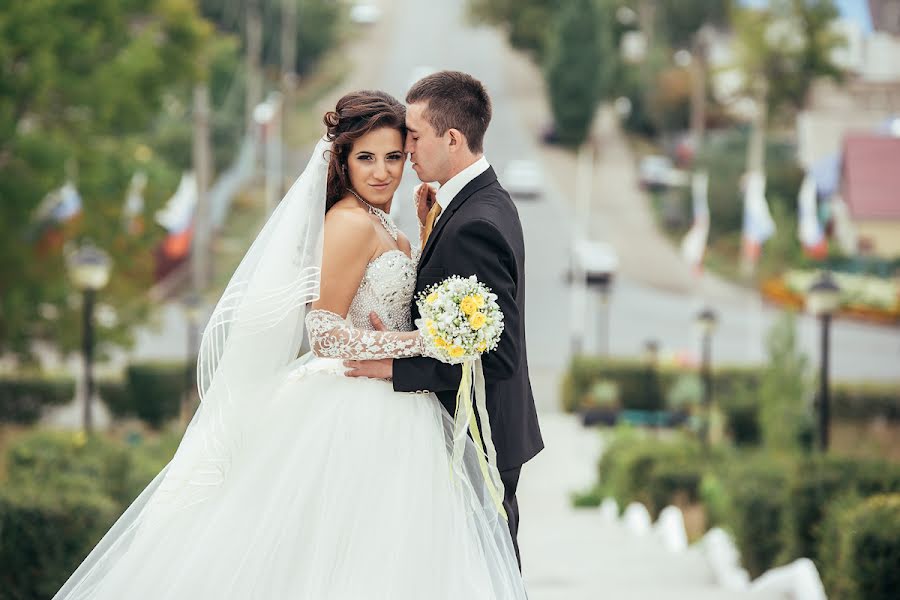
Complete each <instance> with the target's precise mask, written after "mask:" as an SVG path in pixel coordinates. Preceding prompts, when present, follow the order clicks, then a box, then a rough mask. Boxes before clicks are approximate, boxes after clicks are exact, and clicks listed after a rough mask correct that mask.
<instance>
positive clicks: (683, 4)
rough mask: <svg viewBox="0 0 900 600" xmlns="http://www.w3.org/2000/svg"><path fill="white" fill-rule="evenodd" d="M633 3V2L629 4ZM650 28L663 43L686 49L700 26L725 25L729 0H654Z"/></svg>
mask: <svg viewBox="0 0 900 600" xmlns="http://www.w3.org/2000/svg"><path fill="white" fill-rule="evenodd" d="M632 4H634V3H632ZM654 4H655V8H656V14H655V17H656V18H655V19H654V31H656V32H658V35H659V36H660V37H661V38H663V40H664V41H665V42H666V43H667V45H669V46H672V47H675V48H690V47H691V45H692V43H693V39H694V35H695V34H696V33H697V31H698V30H699V29H700V28H701V27H703V25H706V24H709V25H718V26H722V25H727V23H728V16H729V13H730V11H731V8H732V5H733V4H734V3H733V1H732V0H657V1H656V2H655V3H654Z"/></svg>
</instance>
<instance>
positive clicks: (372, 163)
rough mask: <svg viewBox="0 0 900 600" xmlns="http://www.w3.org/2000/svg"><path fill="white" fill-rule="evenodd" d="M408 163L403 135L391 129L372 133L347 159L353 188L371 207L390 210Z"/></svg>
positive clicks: (362, 139)
mask: <svg viewBox="0 0 900 600" xmlns="http://www.w3.org/2000/svg"><path fill="white" fill-rule="evenodd" d="M405 162H406V153H405V152H404V151H403V136H402V135H400V132H399V131H397V130H396V129H393V128H391V127H382V128H380V129H375V130H373V131H370V132H369V133H367V134H366V135H364V136H362V137H361V138H359V139H358V140H356V142H355V143H354V144H353V148H351V149H350V155H349V157H348V159H347V170H348V172H349V175H350V186H351V187H352V188H353V189H354V190H355V191H356V193H357V194H359V195H360V196H362V197H363V199H364V200H365V201H366V202H368V203H369V204H372V205H373V206H379V207H381V208H383V209H384V210H387V209H388V208H389V207H390V202H391V199H392V198H393V197H394V192H396V191H397V186H399V185H400V178H401V177H402V176H403V165H404V163H405ZM385 207H388V208H385Z"/></svg>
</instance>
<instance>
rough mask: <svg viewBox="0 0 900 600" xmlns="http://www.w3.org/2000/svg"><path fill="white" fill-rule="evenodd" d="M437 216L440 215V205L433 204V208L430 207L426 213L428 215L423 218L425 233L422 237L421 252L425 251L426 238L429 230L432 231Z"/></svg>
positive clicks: (429, 232) (429, 233)
mask: <svg viewBox="0 0 900 600" xmlns="http://www.w3.org/2000/svg"><path fill="white" fill-rule="evenodd" d="M439 214H441V205H440V204H438V203H437V202H435V203H434V206H432V207H431V210H429V211H428V215H427V216H426V217H425V233H424V234H423V235H422V250H423V251H424V250H425V244H426V243H427V242H428V236H430V235H431V230H432V229H434V222H435V221H436V220H437V218H438V215H439Z"/></svg>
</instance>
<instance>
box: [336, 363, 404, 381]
mask: <svg viewBox="0 0 900 600" xmlns="http://www.w3.org/2000/svg"><path fill="white" fill-rule="evenodd" d="M344 366H345V367H347V369H348V371H347V372H346V373H345V375H346V376H347V377H368V378H369V379H385V380H387V381H390V380H391V379H393V378H394V359H393V358H382V359H381V360H345V361H344Z"/></svg>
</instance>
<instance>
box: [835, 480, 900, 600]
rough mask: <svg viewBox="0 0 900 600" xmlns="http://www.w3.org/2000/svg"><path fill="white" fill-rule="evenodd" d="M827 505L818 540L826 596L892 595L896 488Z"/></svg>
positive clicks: (898, 545)
mask: <svg viewBox="0 0 900 600" xmlns="http://www.w3.org/2000/svg"><path fill="white" fill-rule="evenodd" d="M832 508H833V509H832V510H830V511H829V515H828V519H827V521H826V525H825V529H826V531H827V532H828V535H827V536H826V537H824V538H823V540H822V549H821V550H822V555H823V556H824V557H826V558H827V560H828V564H829V568H828V569H826V570H824V571H823V576H824V577H823V579H824V583H825V590H826V592H827V593H828V597H829V598H831V599H832V600H892V599H894V598H896V597H897V590H900V494H884V495H877V496H872V497H870V498H867V499H865V500H855V501H854V500H853V499H851V498H845V499H844V500H843V501H841V502H839V503H835V504H834V505H833V507H832Z"/></svg>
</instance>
